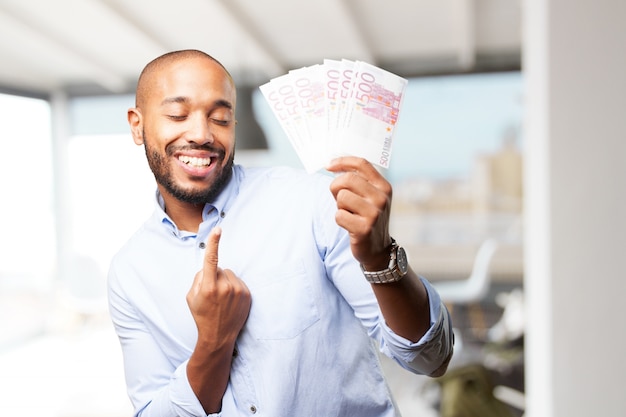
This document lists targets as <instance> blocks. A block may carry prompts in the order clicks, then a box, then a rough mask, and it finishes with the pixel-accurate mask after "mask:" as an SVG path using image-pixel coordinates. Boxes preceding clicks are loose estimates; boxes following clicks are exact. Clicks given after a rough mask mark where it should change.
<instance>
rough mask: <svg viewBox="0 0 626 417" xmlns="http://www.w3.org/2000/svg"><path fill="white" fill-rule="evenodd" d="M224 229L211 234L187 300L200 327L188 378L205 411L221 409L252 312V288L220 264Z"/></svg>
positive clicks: (210, 411) (216, 229)
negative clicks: (241, 334)
mask: <svg viewBox="0 0 626 417" xmlns="http://www.w3.org/2000/svg"><path fill="white" fill-rule="evenodd" d="M220 236H221V229H219V228H215V229H213V230H212V231H211V233H210V234H209V238H208V242H207V248H206V252H205V259H204V265H203V269H202V271H200V272H198V273H197V274H196V277H195V279H194V282H193V285H192V287H191V289H190V290H189V293H188V294H187V303H188V304H189V309H190V310H191V314H192V315H193V318H194V320H195V321H196V325H197V327H198V341H197V343H196V347H195V349H194V351H193V353H192V354H191V357H190V358H189V362H188V363H187V378H188V379H189V384H190V385H191V388H192V389H193V391H194V393H195V394H196V396H197V397H198V400H200V403H201V404H202V406H203V408H204V410H205V412H207V413H209V414H211V413H216V412H219V411H220V410H221V406H222V397H223V396H224V392H225V391H226V386H227V384H228V378H229V376H230V367H231V362H232V358H233V350H234V348H235V341H236V339H237V336H238V335H239V332H240V331H241V328H242V327H243V325H244V323H245V321H246V319H247V318H248V313H249V312H250V304H251V298H250V291H249V289H248V287H247V286H246V284H244V282H243V281H241V280H240V279H239V278H237V277H236V276H235V275H234V274H233V272H232V271H230V270H222V269H220V268H219V267H218V266H217V261H218V258H217V250H218V244H219V239H220Z"/></svg>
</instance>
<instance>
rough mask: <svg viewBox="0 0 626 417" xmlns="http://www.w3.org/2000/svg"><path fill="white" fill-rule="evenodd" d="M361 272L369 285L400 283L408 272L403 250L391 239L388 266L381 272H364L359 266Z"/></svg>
mask: <svg viewBox="0 0 626 417" xmlns="http://www.w3.org/2000/svg"><path fill="white" fill-rule="evenodd" d="M361 270H362V271H363V275H365V279H366V280H367V281H368V282H369V283H371V284H387V283H390V282H396V281H400V280H401V279H402V277H404V276H405V275H406V273H407V272H408V270H409V263H408V261H407V259H406V252H405V251H404V248H402V247H401V246H398V244H397V243H396V241H395V240H394V239H393V238H391V250H390V253H389V266H388V267H387V268H386V269H383V270H382V271H375V272H372V271H366V270H365V268H363V264H361Z"/></svg>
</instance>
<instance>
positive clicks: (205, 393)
mask: <svg viewBox="0 0 626 417" xmlns="http://www.w3.org/2000/svg"><path fill="white" fill-rule="evenodd" d="M233 350H234V343H228V344H224V345H222V346H220V347H217V348H208V347H207V346H202V345H201V344H200V342H199V344H198V345H196V350H195V351H194V353H193V354H192V355H191V357H190V358H189V362H188V363H187V378H188V380H189V385H190V386H191V389H192V390H193V392H194V393H195V394H196V397H197V398H198V400H199V401H200V404H202V407H203V408H204V411H205V412H206V413H207V414H212V413H218V412H220V411H221V408H222V398H223V396H224V392H226V387H227V385H228V379H229V376H230V368H231V364H232V359H233Z"/></svg>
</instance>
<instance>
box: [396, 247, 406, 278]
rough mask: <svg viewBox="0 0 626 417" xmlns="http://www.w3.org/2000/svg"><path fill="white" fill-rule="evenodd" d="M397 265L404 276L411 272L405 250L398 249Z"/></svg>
mask: <svg viewBox="0 0 626 417" xmlns="http://www.w3.org/2000/svg"><path fill="white" fill-rule="evenodd" d="M396 263H397V265H398V269H399V270H400V272H401V273H402V274H403V275H404V274H406V273H407V271H408V270H409V262H408V260H407V259H406V252H405V251H404V248H398V254H397V259H396Z"/></svg>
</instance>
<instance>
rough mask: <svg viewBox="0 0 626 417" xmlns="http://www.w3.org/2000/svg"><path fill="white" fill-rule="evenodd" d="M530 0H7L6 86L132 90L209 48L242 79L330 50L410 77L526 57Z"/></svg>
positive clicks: (504, 64)
mask: <svg viewBox="0 0 626 417" xmlns="http://www.w3.org/2000/svg"><path fill="white" fill-rule="evenodd" d="M520 9H521V7H520V0H315V1H304V0H302V1H301V0H291V1H286V0H175V1H166V0H0V33H1V34H2V36H1V37H0V91H3V92H10V93H18V94H24V95H33V96H43V97H46V96H48V95H50V94H51V93H54V92H58V91H63V92H65V93H66V94H68V95H70V96H77V95H89V94H120V93H129V92H132V91H133V88H134V85H135V82H136V78H137V76H138V74H139V72H140V71H141V69H142V68H143V66H144V65H145V64H146V63H147V62H148V61H150V60H151V59H153V58H155V57H156V56H158V55H160V54H162V53H165V52H167V51H170V50H175V49H187V48H195V49H201V50H204V51H206V52H208V53H210V54H211V55H213V56H214V57H216V58H217V59H219V60H220V61H221V62H222V63H223V64H224V65H225V66H226V67H227V68H228V69H229V70H230V72H231V73H232V74H233V76H234V78H235V80H236V81H237V82H239V83H249V84H257V85H258V84H260V83H262V82H265V81H266V80H268V79H269V78H271V77H275V76H278V75H281V74H283V73H285V72H287V71H288V70H290V69H293V68H298V67H301V66H306V65H312V64H315V63H319V62H321V61H322V60H323V59H324V58H333V59H340V58H347V59H355V60H356V59H358V60H362V61H367V62H370V63H372V64H374V65H377V66H380V67H383V68H385V69H387V70H390V71H392V72H395V73H397V74H399V75H402V76H405V77H411V76H419V75H424V74H441V73H446V74H450V73H459V72H476V71H493V70H510V69H519V68H520V59H521V58H520V55H521V10H520Z"/></svg>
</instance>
